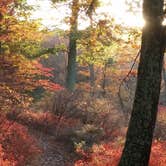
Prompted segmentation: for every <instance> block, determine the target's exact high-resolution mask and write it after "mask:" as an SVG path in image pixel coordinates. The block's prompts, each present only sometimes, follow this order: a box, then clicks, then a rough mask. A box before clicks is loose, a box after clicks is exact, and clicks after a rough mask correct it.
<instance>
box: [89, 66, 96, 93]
mask: <svg viewBox="0 0 166 166" xmlns="http://www.w3.org/2000/svg"><path fill="white" fill-rule="evenodd" d="M89 74H90V76H89V81H90V88H91V92H90V93H91V95H92V96H93V95H94V88H95V71H94V64H89Z"/></svg>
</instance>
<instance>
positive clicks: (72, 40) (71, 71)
mask: <svg viewBox="0 0 166 166" xmlns="http://www.w3.org/2000/svg"><path fill="white" fill-rule="evenodd" d="M71 9H72V14H71V18H70V26H71V27H70V35H69V51H68V65H67V75H66V88H67V89H68V90H71V91H73V90H74V88H75V84H76V55H77V51H76V49H77V44H76V42H77V22H78V12H79V4H78V0H73V2H72V7H71Z"/></svg>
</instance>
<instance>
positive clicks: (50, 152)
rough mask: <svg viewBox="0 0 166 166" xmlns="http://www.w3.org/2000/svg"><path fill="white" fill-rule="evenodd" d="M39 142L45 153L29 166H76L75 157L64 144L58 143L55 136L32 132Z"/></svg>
mask: <svg viewBox="0 0 166 166" xmlns="http://www.w3.org/2000/svg"><path fill="white" fill-rule="evenodd" d="M30 132H31V134H32V135H33V136H35V137H36V139H37V140H38V143H39V146H40V147H41V149H42V150H43V153H42V154H41V155H40V156H39V157H38V158H37V159H35V160H34V161H31V162H30V163H29V164H28V165H27V166H74V156H73V154H72V153H70V152H69V150H68V149H67V147H65V145H64V144H63V143H60V142H57V141H56V140H55V137H54V136H49V135H46V134H44V133H42V132H38V131H36V130H35V131H33V130H31V131H30Z"/></svg>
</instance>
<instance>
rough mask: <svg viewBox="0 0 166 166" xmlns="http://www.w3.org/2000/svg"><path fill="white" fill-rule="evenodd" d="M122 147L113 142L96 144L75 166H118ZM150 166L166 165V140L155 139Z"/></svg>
mask: <svg viewBox="0 0 166 166" xmlns="http://www.w3.org/2000/svg"><path fill="white" fill-rule="evenodd" d="M121 152H122V147H119V146H116V145H115V144H113V143H110V144H101V145H94V146H93V147H92V152H91V153H86V154H84V153H82V154H84V159H82V160H78V161H76V162H75V166H87V165H88V166H117V165H118V162H119V160H120V156H121ZM149 164H150V166H165V165H166V142H164V141H162V142H161V141H160V142H159V141H154V142H153V145H152V150H151V156H150V162H149Z"/></svg>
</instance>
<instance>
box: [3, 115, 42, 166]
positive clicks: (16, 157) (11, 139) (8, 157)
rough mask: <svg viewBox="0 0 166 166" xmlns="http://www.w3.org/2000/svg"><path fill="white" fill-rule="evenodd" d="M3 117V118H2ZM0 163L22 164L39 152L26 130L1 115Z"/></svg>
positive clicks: (8, 165) (5, 165)
mask: <svg viewBox="0 0 166 166" xmlns="http://www.w3.org/2000/svg"><path fill="white" fill-rule="evenodd" d="M2 119H3V120H2ZM1 120H2V122H3V123H1V124H0V131H1V132H0V164H1V166H22V165H24V164H25V163H26V161H27V160H29V159H30V158H31V157H33V156H35V155H37V154H38V153H40V150H39V148H38V147H37V146H36V140H35V139H34V138H33V137H32V136H30V135H29V134H28V130H27V129H26V128H25V127H24V126H22V125H19V124H17V123H15V122H10V121H8V120H6V119H5V118H4V117H3V118H2V117H1Z"/></svg>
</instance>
